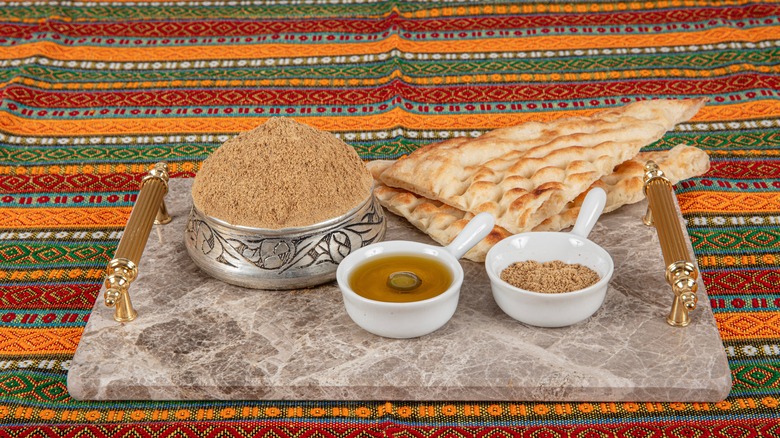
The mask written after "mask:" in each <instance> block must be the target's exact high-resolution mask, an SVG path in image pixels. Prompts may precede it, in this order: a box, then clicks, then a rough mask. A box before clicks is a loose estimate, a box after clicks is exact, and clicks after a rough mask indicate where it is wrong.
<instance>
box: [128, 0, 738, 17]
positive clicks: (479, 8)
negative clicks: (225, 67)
mask: <svg viewBox="0 0 780 438" xmlns="http://www.w3.org/2000/svg"><path fill="white" fill-rule="evenodd" d="M125 1H130V0H125ZM746 3H751V2H750V1H726V2H718V3H713V2H709V1H704V0H700V1H677V0H673V1H656V2H639V1H636V2H619V3H605V2H591V3H578V4H571V3H568V4H558V3H543V4H522V5H468V4H466V5H459V6H441V5H439V4H437V5H436V6H434V9H424V10H418V11H413V12H401V15H402V16H403V17H408V18H422V17H439V16H442V17H449V16H461V15H464V16H471V15H491V14H493V15H498V16H500V15H503V14H521V13H522V14H538V13H555V14H558V13H567V14H570V13H577V14H583V13H596V12H620V11H632V12H635V11H646V10H656V9H667V8H680V7H696V6H699V7H702V6H704V7H714V6H717V5H744V4H746Z"/></svg>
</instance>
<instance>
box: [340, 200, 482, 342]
mask: <svg viewBox="0 0 780 438" xmlns="http://www.w3.org/2000/svg"><path fill="white" fill-rule="evenodd" d="M493 224H494V219H493V216H491V215H490V214H488V213H481V214H478V215H477V216H475V217H474V218H473V219H472V220H471V221H470V222H469V223H468V225H466V227H465V228H464V229H463V231H462V232H461V233H460V234H459V235H458V236H457V237H456V238H455V239H454V240H453V241H452V243H450V244H449V245H447V246H445V247H441V246H435V245H428V244H425V243H419V242H410V241H403V240H397V241H388V242H379V243H374V244H371V245H368V246H365V247H363V248H360V249H358V250H356V251H354V252H352V253H351V254H350V255H349V256H347V257H346V258H345V259H344V260H342V262H341V263H340V264H339V267H338V269H337V270H336V280H337V281H338V285H339V288H340V289H341V294H342V297H343V298H344V307H345V309H346V311H347V314H348V315H349V317H350V318H352V320H353V321H354V322H355V323H356V324H357V325H358V326H360V327H362V328H363V329H365V330H366V331H368V332H371V333H373V334H375V335H379V336H384V337H388V338H400V339H403V338H416V337H419V336H423V335H426V334H429V333H432V332H434V331H436V330H438V329H439V328H441V327H442V326H444V324H446V323H447V321H449V320H450V318H452V315H453V314H454V313H455V309H456V308H457V306H458V298H459V296H460V287H461V285H462V284H463V268H462V267H461V266H460V263H458V259H460V258H461V257H462V256H463V254H465V253H466V252H467V251H468V250H469V249H471V248H472V247H473V246H474V245H476V244H477V243H479V241H480V240H482V239H484V238H485V236H487V235H488V234H489V233H490V231H491V230H492V229H493Z"/></svg>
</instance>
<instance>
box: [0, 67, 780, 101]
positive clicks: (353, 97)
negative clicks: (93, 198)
mask: <svg viewBox="0 0 780 438" xmlns="http://www.w3.org/2000/svg"><path fill="white" fill-rule="evenodd" d="M759 88H763V89H772V90H774V89H780V77H774V76H768V75H760V74H743V75H735V76H731V77H726V78H719V79H717V80H710V79H702V80H663V81H662V80H644V81H641V80H637V81H630V82H587V83H550V84H523V85H510V84H502V85H500V86H496V85H463V86H450V87H435V86H430V87H429V86H416V85H409V84H406V83H403V82H401V81H393V82H391V83H389V84H387V85H383V86H379V87H370V88H348V89H340V88H327V89H326V88H252V89H246V88H235V89H178V90H177V89H174V90H148V91H126V92H120V91H110V92H83V91H46V90H40V89H36V88H31V87H26V86H18V85H15V86H11V87H8V89H7V90H6V96H7V98H8V99H11V100H14V101H15V102H18V103H20V104H22V105H26V106H31V107H38V108H99V107H150V106H151V107H161V106H165V107H170V106H179V107H181V106H198V105H201V106H212V105H214V106H217V105H354V104H355V103H356V102H360V104H363V105H365V104H370V103H378V102H386V101H389V100H390V99H392V98H394V97H398V96H400V97H402V98H405V99H407V100H410V101H412V102H418V103H426V104H454V103H469V102H523V101H540V100H541V101H544V100H568V99H591V98H604V97H609V96H615V97H624V96H630V95H640V96H641V95H645V96H655V95H691V94H696V95H702V94H722V93H733V92H740V91H745V90H750V89H759Z"/></svg>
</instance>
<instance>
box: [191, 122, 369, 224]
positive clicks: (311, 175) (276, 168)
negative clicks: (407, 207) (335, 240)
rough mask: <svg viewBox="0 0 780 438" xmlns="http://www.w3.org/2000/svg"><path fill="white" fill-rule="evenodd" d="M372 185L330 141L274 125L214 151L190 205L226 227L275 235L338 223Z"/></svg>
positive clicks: (355, 161) (350, 152)
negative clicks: (271, 231)
mask: <svg viewBox="0 0 780 438" xmlns="http://www.w3.org/2000/svg"><path fill="white" fill-rule="evenodd" d="M372 183H373V179H372V178H371V173H370V172H369V171H368V169H366V167H365V165H364V164H363V162H362V161H361V160H360V157H359V156H358V154H357V152H355V150H354V149H353V148H352V147H350V146H349V145H347V144H346V143H344V142H343V141H341V140H339V139H338V138H336V137H335V136H334V135H333V134H331V133H329V132H325V131H320V130H318V129H315V128H312V127H310V126H307V125H303V124H301V123H298V122H296V121H294V120H292V119H289V118H285V117H275V118H272V119H270V120H268V121H267V122H266V123H265V124H263V125H260V126H259V127H257V128H255V129H253V130H252V131H247V132H243V133H241V134H239V135H237V136H236V137H233V138H232V139H230V140H228V141H226V142H225V143H224V144H222V146H220V147H219V148H218V149H217V150H215V151H214V152H213V153H212V154H211V155H210V156H209V157H208V158H207V159H206V160H205V161H204V162H203V165H202V167H201V169H200V171H198V174H197V176H196V177H195V182H194V184H193V186H192V199H193V202H194V203H195V207H197V208H198V209H199V210H200V211H202V212H203V213H204V214H206V215H207V216H211V217H214V218H217V219H220V220H223V221H225V222H228V223H230V224H233V225H242V226H247V227H254V228H269V229H281V228H289V227H302V226H307V225H313V224H316V223H319V222H322V221H325V220H328V219H331V218H334V217H338V216H342V215H344V214H345V213H347V212H348V211H349V210H351V209H353V208H355V207H357V206H358V205H359V204H360V203H362V202H363V201H365V200H366V198H368V197H369V196H370V194H371V185H372Z"/></svg>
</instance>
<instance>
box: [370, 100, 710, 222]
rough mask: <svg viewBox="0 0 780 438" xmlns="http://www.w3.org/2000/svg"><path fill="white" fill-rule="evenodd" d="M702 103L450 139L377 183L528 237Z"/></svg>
mask: <svg viewBox="0 0 780 438" xmlns="http://www.w3.org/2000/svg"><path fill="white" fill-rule="evenodd" d="M705 101H706V98H699V99H687V100H647V101H639V102H634V103H631V104H629V105H626V106H623V107H620V108H614V109H609V110H606V111H602V112H599V113H596V114H594V115H592V116H590V117H571V118H563V119H558V120H555V121H552V122H549V123H538V122H528V123H523V124H521V125H517V126H513V127H508V128H502V129H496V130H493V131H490V132H488V133H485V134H484V135H482V136H480V137H478V138H476V139H463V138H458V139H451V140H447V141H444V142H441V143H435V144H431V145H428V146H425V147H422V148H420V149H418V150H416V151H415V152H414V153H412V154H411V155H409V156H408V157H406V158H404V159H401V160H398V161H397V162H396V163H395V164H393V165H392V166H390V167H389V168H388V169H386V170H385V171H384V172H383V173H382V175H381V177H380V179H381V181H382V182H383V183H384V184H385V185H387V186H390V187H395V188H399V189H404V190H407V191H410V192H413V193H417V194H418V195H421V196H422V197H425V198H428V199H431V200H436V201H439V202H441V203H443V204H447V205H450V206H452V207H455V208H457V209H459V210H463V211H468V212H470V213H474V214H476V213H479V212H483V211H486V212H489V213H491V214H493V216H494V217H495V218H496V223H497V224H498V225H500V226H502V227H504V228H505V229H507V230H508V231H510V232H512V233H520V232H523V231H529V230H532V229H533V228H534V227H536V226H537V225H539V224H540V223H541V222H542V221H544V220H545V219H547V218H549V217H551V216H553V215H556V214H558V213H560V212H561V211H562V210H563V209H564V207H565V206H566V205H567V203H569V202H570V201H572V200H574V198H576V197H577V196H578V195H580V194H581V193H583V192H584V191H585V190H587V189H588V187H590V186H591V185H592V184H593V183H594V182H596V181H597V180H598V179H600V178H601V177H603V176H605V175H608V174H610V173H612V172H613V169H614V168H615V166H617V165H619V164H621V163H623V162H625V161H627V160H629V159H631V158H633V157H634V156H636V154H637V153H638V152H639V150H640V149H641V148H642V147H644V146H647V145H649V144H651V143H653V142H655V141H657V140H658V139H660V138H661V137H663V135H664V134H665V133H666V132H667V131H669V130H671V129H672V128H674V126H675V125H676V124H678V123H681V122H684V121H686V120H688V119H690V118H691V117H693V115H694V114H696V112H697V111H698V110H699V108H701V106H702V105H704V102H705Z"/></svg>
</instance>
